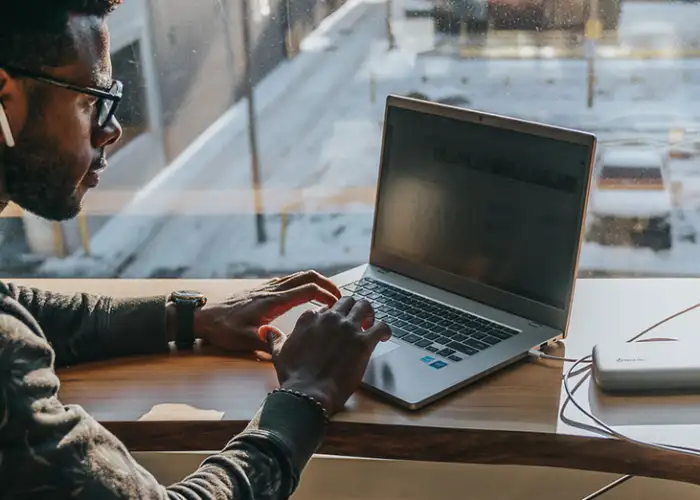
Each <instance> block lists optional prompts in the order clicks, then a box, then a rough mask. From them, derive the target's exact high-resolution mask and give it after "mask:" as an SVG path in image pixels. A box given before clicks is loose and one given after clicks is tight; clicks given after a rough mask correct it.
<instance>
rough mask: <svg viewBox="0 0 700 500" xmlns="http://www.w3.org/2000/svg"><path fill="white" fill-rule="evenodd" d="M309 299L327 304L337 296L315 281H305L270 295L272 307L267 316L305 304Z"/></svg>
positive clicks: (274, 315) (334, 300)
mask: <svg viewBox="0 0 700 500" xmlns="http://www.w3.org/2000/svg"><path fill="white" fill-rule="evenodd" d="M311 301H316V302H321V303H322V304H326V305H328V306H332V305H333V304H335V303H336V301H337V298H336V297H335V295H333V294H331V293H330V292H329V291H328V290H326V289H324V288H321V287H320V286H319V285H317V284H316V283H307V284H306V285H302V286H299V287H297V288H292V289H291V290H286V291H283V292H275V293H274V294H272V295H271V304H272V309H271V310H270V312H269V314H268V316H269V317H272V318H277V317H279V316H281V315H283V314H284V313H286V312H287V311H289V310H291V309H294V308H295V307H297V306H300V305H302V304H306V303H308V302H311Z"/></svg>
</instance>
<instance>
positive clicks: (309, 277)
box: [273, 271, 342, 299]
mask: <svg viewBox="0 0 700 500" xmlns="http://www.w3.org/2000/svg"><path fill="white" fill-rule="evenodd" d="M311 283H313V284H316V285H318V286H319V287H321V288H322V289H324V290H326V291H327V292H328V293H330V294H331V295H333V296H334V297H336V298H337V299H339V298H340V297H342V294H341V293H340V290H339V289H338V287H337V286H335V285H334V284H333V282H332V281H331V280H329V279H328V278H326V277H325V276H323V275H322V274H319V273H317V272H316V271H303V272H300V273H295V274H291V275H289V276H285V277H284V278H279V279H278V280H276V281H274V282H273V284H274V288H275V289H276V290H279V291H283V290H291V289H293V288H298V287H300V286H304V285H308V284H311Z"/></svg>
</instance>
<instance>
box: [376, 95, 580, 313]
mask: <svg viewBox="0 0 700 500" xmlns="http://www.w3.org/2000/svg"><path fill="white" fill-rule="evenodd" d="M591 151H592V147H591V145H586V144H577V143H574V142H567V141H564V140H559V139H552V138H549V137H543V136H541V135H533V134H529V133H523V132H519V131H513V130H508V129H505V128H498V127H496V126H493V125H486V124H482V123H478V122H476V123H475V122H469V121H462V120H458V119H455V118H450V117H445V116H439V115H434V114H428V113H425V112H419V111H414V110H410V109H404V108H402V107H394V106H389V107H388V110H387V118H386V123H385V138H384V152H383V155H382V165H381V178H380V182H379V192H378V197H377V207H376V214H375V226H374V235H373V248H372V251H373V252H376V251H379V252H381V254H383V255H391V256H396V257H398V258H400V259H402V260H403V261H404V262H410V263H411V266H410V267H411V268H412V269H416V270H419V271H420V270H421V269H422V270H423V271H424V272H419V273H417V274H420V275H421V276H423V277H424V276H428V275H429V274H430V273H429V272H427V273H426V272H425V271H426V270H427V271H429V270H431V269H432V270H439V271H442V272H445V273H449V274H450V275H453V276H456V277H458V278H459V280H460V281H461V280H464V281H468V282H471V283H475V284H479V285H486V286H488V287H492V288H494V289H498V290H500V291H503V292H507V293H509V294H514V295H516V296H519V297H523V298H527V299H530V300H532V301H535V302H538V303H541V304H545V305H547V306H549V307H552V308H556V309H562V310H564V309H568V307H569V304H570V299H571V293H572V288H573V280H574V279H575V276H574V270H575V268H576V261H577V259H578V249H579V239H580V234H581V226H582V223H583V222H582V214H583V212H584V207H585V199H586V192H587V187H588V179H589V169H590V162H591V154H592V153H591ZM403 274H409V275H410V273H406V272H404V273H403ZM413 277H416V276H413ZM421 281H426V280H425V279H423V280H421ZM428 281H429V280H428ZM431 284H435V283H431ZM506 310H507V309H506Z"/></svg>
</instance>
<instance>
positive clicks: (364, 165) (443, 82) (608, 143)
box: [5, 0, 700, 278]
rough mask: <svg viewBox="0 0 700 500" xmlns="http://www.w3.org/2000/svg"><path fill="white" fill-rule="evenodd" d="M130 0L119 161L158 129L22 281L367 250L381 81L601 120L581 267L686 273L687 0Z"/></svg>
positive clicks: (691, 74) (689, 157)
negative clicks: (84, 230) (83, 228)
mask: <svg viewBox="0 0 700 500" xmlns="http://www.w3.org/2000/svg"><path fill="white" fill-rule="evenodd" d="M129 9H130V10H129V14H128V15H122V14H120V13H119V12H120V10H121V8H120V9H119V10H118V11H117V12H115V13H114V14H113V17H112V18H111V20H110V28H111V29H112V33H113V38H114V39H119V40H123V39H126V38H129V37H132V38H133V41H131V42H129V43H127V44H121V46H122V47H123V48H121V49H120V50H118V51H115V53H114V54H113V56H112V65H113V71H114V77H115V78H118V79H121V80H122V81H124V83H125V97H124V101H123V103H122V105H121V106H120V109H119V111H118V118H119V119H120V120H121V123H122V126H123V128H124V134H123V137H122V138H121V141H120V143H119V144H121V146H119V145H115V146H112V147H110V148H109V149H110V155H111V156H112V159H113V162H114V163H115V164H118V162H119V161H120V158H124V156H120V155H122V154H123V152H124V151H125V150H127V149H129V148H125V147H124V145H125V144H129V143H134V144H136V143H137V142H138V141H136V140H135V139H136V138H139V137H144V136H148V137H150V138H151V139H149V140H151V141H152V142H150V143H148V146H147V147H145V148H144V149H143V150H139V151H140V152H139V153H138V155H137V156H136V158H135V159H132V158H129V161H128V163H129V164H130V165H135V167H134V169H133V173H130V172H132V171H131V170H129V169H126V168H124V169H123V170H122V172H124V174H120V175H119V176H116V177H119V181H118V182H117V181H113V179H114V178H116V177H110V176H109V175H105V177H104V182H101V184H100V186H99V187H98V188H96V189H94V190H92V191H91V192H90V193H89V194H88V195H87V199H86V200H87V201H86V205H85V206H86V210H85V211H84V212H83V216H84V217H85V218H86V219H87V220H88V222H89V224H88V227H89V229H90V231H89V232H90V234H89V238H87V241H88V244H85V243H84V241H83V240H84V238H83V239H81V237H80V234H81V233H80V231H79V226H80V225H79V224H78V223H77V222H65V223H62V224H61V231H62V234H63V244H64V247H65V252H63V254H62V255H61V256H59V257H56V255H55V253H56V252H55V251H54V246H53V245H49V246H48V247H47V245H43V246H42V245H39V244H36V243H32V241H30V240H31V238H29V237H27V238H26V239H25V242H24V246H25V247H26V250H25V251H24V252H23V253H25V254H28V255H30V256H31V258H29V257H27V258H26V259H25V260H27V261H31V262H32V263H34V264H32V265H33V267H32V268H31V269H30V270H29V271H26V272H27V273H28V274H30V275H31V274H37V273H42V274H49V275H54V276H65V277H69V276H76V275H88V276H99V275H109V276H122V277H130V278H141V277H161V276H167V277H190V278H209V277H267V276H274V275H280V274H285V273H291V272H295V271H298V270H301V269H306V268H316V269H317V270H319V271H321V272H324V273H326V274H333V273H335V272H338V271H341V270H344V269H349V268H351V267H353V266H356V265H358V264H361V263H364V262H366V261H367V260H368V257H369V253H370V246H371V240H372V230H373V224H374V214H375V202H376V193H377V182H378V178H379V165H380V158H381V151H382V144H383V143H382V137H383V131H384V129H385V123H384V117H385V114H384V113H385V102H386V98H387V96H388V95H391V94H394V95H399V96H409V97H413V98H416V99H421V100H427V101H434V102H438V103H442V104H447V105H450V106H456V107H460V108H468V109H472V110H477V111H485V112H489V113H497V114H502V115H507V116H512V117H517V118H521V119H525V120H529V121H536V122H543V123H546V124H552V125H557V126H560V127H565V128H572V129H579V130H584V131H588V132H592V133H595V134H596V135H597V137H598V141H599V144H598V151H597V153H598V154H597V156H596V159H595V168H594V170H593V173H592V182H591V189H590V197H589V204H588V212H587V218H586V224H585V226H586V227H585V231H584V233H585V237H584V241H583V244H582V250H581V260H580V276H609V275H612V276H641V275H645V276H646V275H654V276H656V275H661V276H669V275H673V276H697V275H699V274H700V259H696V258H695V254H696V253H697V242H696V233H697V229H698V227H699V225H700V217H699V214H700V182H699V179H700V178H699V177H698V172H700V170H699V169H698V162H699V161H700V157H699V156H698V154H699V153H700V141H699V139H698V131H699V130H700V109H698V107H697V106H696V104H695V103H696V102H697V101H698V96H700V93H699V92H698V89H699V88H700V87H699V85H700V63H699V62H698V61H699V59H698V56H700V38H699V37H698V34H697V33H698V30H697V25H698V21H700V9H698V8H697V5H696V4H695V3H693V2H646V1H645V2H633V1H629V2H620V1H618V0H385V1H382V2H369V1H347V2H345V1H342V0H299V1H294V2H291V1H288V0H246V1H240V2H235V1H232V0H223V1H221V2H204V3H202V2H192V1H189V0H153V1H150V2H145V1H142V2H135V3H134V4H133V5H132V6H130V7H129ZM142 53H143V54H144V55H143V56H141V54H142ZM251 98H252V100H251ZM465 144H466V142H465ZM472 147H476V146H472ZM487 147H488V144H487V143H486V142H482V143H480V148H478V149H479V151H482V148H487ZM120 148H121V149H120ZM562 161H564V160H562ZM562 165H564V166H565V163H562ZM564 166H563V167H562V168H564ZM120 168H122V167H120ZM431 168H437V167H435V165H431V164H427V163H426V165H425V169H431ZM143 172H147V175H145V174H143ZM465 192H467V191H465ZM414 194H415V200H416V201H415V203H425V204H426V207H428V208H429V207H431V206H432V207H434V206H436V205H435V204H437V203H438V202H437V201H436V200H437V199H439V197H437V198H435V197H431V196H430V195H429V193H428V192H427V191H416V193H414ZM404 201H405V200H404ZM431 204H432V205H431ZM436 210H437V209H436ZM7 214H14V215H15V216H19V215H18V212H16V211H15V212H12V211H10V212H7V211H6V212H5V218H8V217H10V215H7ZM476 216H477V217H486V214H476ZM553 217H554V216H553V215H552V217H550V218H549V219H547V218H545V219H546V220H548V221H549V222H547V223H554V222H553V221H554V219H553ZM98 218H99V219H100V221H101V222H100V223H99V224H96V223H94V222H91V221H95V220H97V219H98ZM107 220H109V222H110V224H107V223H106V221H107ZM442 222H444V221H442ZM489 224H491V223H489ZM489 224H487V226H489ZM20 227H23V226H21V225H20ZM407 227H408V228H409V229H411V228H413V229H415V225H412V224H410V223H409V224H408V226H407ZM435 227H437V226H435ZM489 227H490V226H489ZM45 231H48V232H49V233H50V232H51V231H52V229H51V225H50V224H48V225H47V228H46V229H45ZM20 233H21V231H20ZM49 233H46V234H49ZM51 234H53V233H51ZM416 234H417V233H416ZM601 235H603V236H605V237H602V236H601ZM466 236H469V235H465V237H466ZM419 239H420V238H419ZM49 240H51V238H49ZM51 241H52V240H51ZM80 241H83V243H76V242H80ZM66 242H68V243H66ZM70 242H73V243H70ZM424 244H426V245H429V244H431V241H429V240H426V241H424ZM542 245H544V246H542V248H545V249H546V243H542ZM58 247H60V245H58ZM13 251H14V250H13ZM493 251H494V252H495V251H496V250H493ZM552 251H554V250H552ZM59 253H60V252H59ZM88 254H89V255H88ZM465 255H466V254H465ZM69 256H70V258H69ZM483 257H484V258H487V257H488V256H483ZM465 259H466V257H465ZM477 264H478V263H475V262H471V263H467V265H468V267H470V268H471V267H474V266H476V267H478V266H477ZM13 272H14V271H13ZM23 272H24V271H23Z"/></svg>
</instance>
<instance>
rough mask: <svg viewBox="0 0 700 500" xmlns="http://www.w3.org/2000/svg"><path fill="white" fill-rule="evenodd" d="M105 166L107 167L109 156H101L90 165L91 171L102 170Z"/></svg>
mask: <svg viewBox="0 0 700 500" xmlns="http://www.w3.org/2000/svg"><path fill="white" fill-rule="evenodd" d="M105 168H107V158H100V159H99V160H97V161H96V162H95V163H93V164H92V165H90V171H91V172H101V171H102V170H104V169H105Z"/></svg>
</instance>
